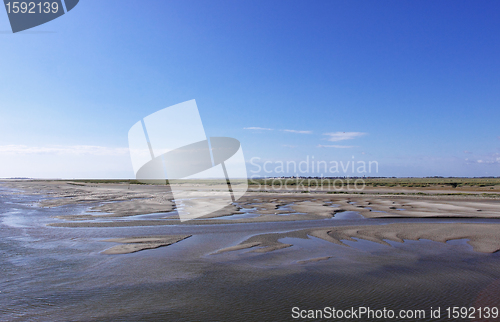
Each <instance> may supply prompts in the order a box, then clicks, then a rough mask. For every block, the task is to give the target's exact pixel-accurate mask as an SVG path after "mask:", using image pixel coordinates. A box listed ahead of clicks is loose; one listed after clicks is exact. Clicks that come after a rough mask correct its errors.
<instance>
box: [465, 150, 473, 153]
mask: <svg viewBox="0 0 500 322" xmlns="http://www.w3.org/2000/svg"><path fill="white" fill-rule="evenodd" d="M464 153H465V154H472V152H470V151H467V150H465V151H464Z"/></svg>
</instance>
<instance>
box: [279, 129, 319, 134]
mask: <svg viewBox="0 0 500 322" xmlns="http://www.w3.org/2000/svg"><path fill="white" fill-rule="evenodd" d="M282 131H283V132H290V133H299V134H311V133H312V131H297V130H282Z"/></svg>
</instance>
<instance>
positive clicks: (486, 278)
mask: <svg viewBox="0 0 500 322" xmlns="http://www.w3.org/2000/svg"><path fill="white" fill-rule="evenodd" d="M3 192H4V193H2V191H0V194H1V198H0V222H1V226H0V252H1V254H2V257H1V261H2V262H1V272H2V274H0V316H1V319H2V320H7V321H27V320H28V321H67V320H73V321H103V320H109V321H111V320H127V321H155V320H164V321H195V320H214V321H221V320H222V321H227V320H230V321H289V320H291V308H292V307H294V306H298V307H301V308H304V309H322V308H323V307H325V306H330V307H331V306H335V307H338V308H349V307H351V306H370V307H373V308H383V307H388V308H389V307H390V308H391V309H394V310H397V309H426V310H427V309H428V308H429V307H430V306H434V307H435V306H438V305H440V306H443V307H444V306H448V305H450V306H470V305H472V304H473V303H474V302H475V301H476V300H477V299H478V296H479V295H478V294H486V293H487V292H486V293H485V291H484V290H490V289H491V288H492V287H491V285H496V284H495V283H497V284H498V282H497V279H498V278H500V265H499V264H500V254H480V253H475V252H473V251H472V249H471V247H470V246H469V245H468V244H467V240H456V241H449V242H447V243H438V242H432V241H428V240H420V241H405V242H404V243H397V242H393V241H387V242H388V244H390V246H388V245H381V244H378V243H374V242H370V241H366V240H362V239H356V240H357V241H344V243H345V244H346V245H347V246H342V245H336V244H332V243H329V242H326V241H324V240H321V239H318V238H315V237H310V238H309V239H300V238H283V239H281V240H280V241H281V242H284V243H290V244H293V246H292V247H289V248H285V249H281V250H278V251H274V252H271V253H251V252H249V251H251V249H245V250H240V251H235V252H228V253H222V254H219V255H209V254H211V253H213V252H214V251H215V250H217V249H220V248H224V247H228V246H232V245H236V244H238V243H240V242H241V241H243V240H245V239H247V238H248V237H249V236H251V235H255V234H260V233H266V232H273V231H276V232H278V231H287V230H293V229H298V228H301V227H305V226H309V227H314V226H318V225H319V226H321V225H324V226H326V225H332V224H335V225H341V224H342V225H343V224H353V223H355V224H366V223H368V224H370V223H371V224H381V223H382V224H385V223H388V222H394V220H393V219H391V220H386V221H381V220H372V219H363V220H360V219H362V218H363V217H362V216H361V215H359V214H357V213H353V212H344V213H339V214H336V215H335V217H334V219H336V220H329V221H326V220H319V221H307V222H300V223H299V222H288V223H256V224H241V225H240V224H233V225H220V224H219V225H209V226H196V225H192V226H181V225H179V226H168V227H167V226H163V227H122V228H50V227H47V226H45V225H46V224H47V223H50V222H55V221H58V220H60V219H55V218H53V216H58V215H72V214H80V213H82V212H84V211H85V207H70V206H64V207H58V208H50V209H41V208H36V207H33V206H31V205H32V204H33V203H35V202H36V201H37V199H36V198H34V197H29V196H23V195H11V194H8V193H7V192H9V191H6V190H3ZM165 215H166V214H165V213H162V214H150V215H149V216H150V217H148V218H149V219H154V218H156V217H158V218H161V216H165ZM356 216H358V217H356ZM134 217H135V216H134ZM129 219H130V218H129ZM339 219H341V220H339ZM408 222H411V220H408ZM415 222H418V221H415ZM491 222H494V221H491ZM496 222H498V221H496ZM169 233H172V234H193V236H192V237H190V238H188V239H186V240H184V241H181V242H179V243H177V244H174V245H172V246H168V247H163V248H159V249H155V250H149V251H144V252H138V253H133V254H127V255H116V256H107V255H103V254H101V253H100V252H101V251H103V250H104V249H106V248H109V247H111V246H112V245H113V244H112V243H104V242H101V241H100V240H102V239H105V238H116V237H126V236H144V235H161V234H169ZM324 256H329V257H331V258H330V259H328V260H325V261H319V262H307V263H304V264H300V263H299V262H300V261H304V260H309V259H314V258H319V257H324ZM488 292H489V291H488ZM487 294H489V293H487ZM485 298H486V299H488V297H485V296H483V297H481V301H483V302H484V301H485V300H484V299H485ZM421 321H431V319H422V320H421ZM433 321H434V320H433Z"/></svg>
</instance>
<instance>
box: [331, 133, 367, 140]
mask: <svg viewBox="0 0 500 322" xmlns="http://www.w3.org/2000/svg"><path fill="white" fill-rule="evenodd" d="M366 134H368V133H364V132H332V133H323V135H327V136H329V138H327V140H328V141H331V142H338V141H344V140H352V139H355V138H357V137H360V136H363V135H366Z"/></svg>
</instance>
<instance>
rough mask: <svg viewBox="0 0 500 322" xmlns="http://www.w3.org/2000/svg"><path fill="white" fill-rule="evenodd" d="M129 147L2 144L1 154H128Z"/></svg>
mask: <svg viewBox="0 0 500 322" xmlns="http://www.w3.org/2000/svg"><path fill="white" fill-rule="evenodd" d="M128 153H129V149H128V148H109V147H104V146H95V145H71V146H62V145H53V146H27V145H0V154H10V155H13V154H65V155H123V154H128Z"/></svg>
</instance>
